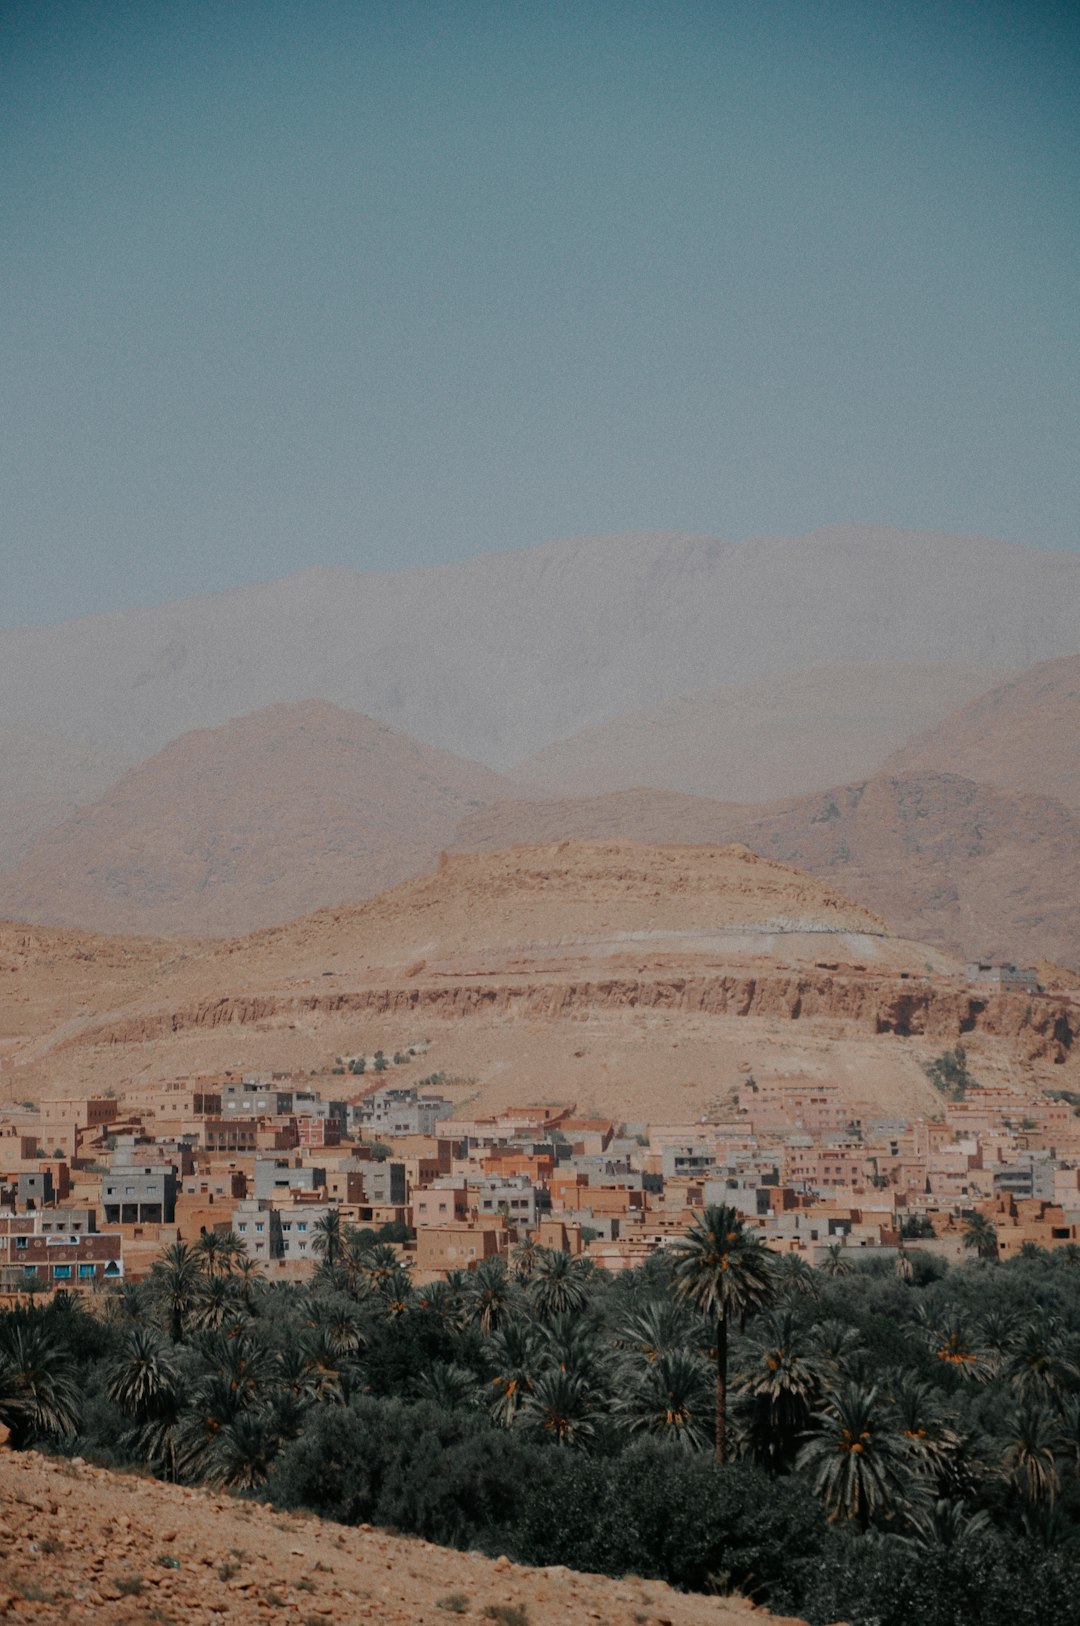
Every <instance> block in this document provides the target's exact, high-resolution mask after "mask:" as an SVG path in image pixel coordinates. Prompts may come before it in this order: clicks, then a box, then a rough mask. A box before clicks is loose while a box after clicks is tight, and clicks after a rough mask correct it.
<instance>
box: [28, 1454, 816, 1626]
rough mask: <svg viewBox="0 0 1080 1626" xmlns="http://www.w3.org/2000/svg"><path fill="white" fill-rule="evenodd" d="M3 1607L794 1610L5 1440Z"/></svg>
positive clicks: (135, 1616)
mask: <svg viewBox="0 0 1080 1626" xmlns="http://www.w3.org/2000/svg"><path fill="white" fill-rule="evenodd" d="M0 1616H2V1617H5V1618H8V1619H12V1620H19V1619H23V1618H26V1619H28V1620H36V1621H42V1622H46V1621H61V1620H62V1621H63V1622H64V1623H65V1626H83V1623H85V1626H136V1623H144V1622H145V1623H150V1622H154V1623H157V1626H195V1623H198V1626H223V1623H225V1622H228V1623H229V1626H234V1623H235V1626H264V1623H267V1626H269V1623H278V1626H281V1623H285V1622H300V1623H301V1626H347V1623H351V1622H361V1621H373V1622H379V1623H380V1626H445V1623H446V1622H447V1621H448V1620H450V1619H453V1618H454V1617H455V1616H458V1617H460V1618H462V1619H463V1620H474V1621H488V1622H495V1623H496V1626H498V1623H500V1622H501V1623H502V1626H541V1623H546V1622H560V1623H563V1622H565V1623H566V1626H593V1623H600V1626H603V1623H605V1622H606V1623H607V1626H624V1623H626V1626H629V1623H630V1622H635V1623H638V1626H757V1623H760V1626H770V1623H772V1626H785V1623H783V1622H780V1621H778V1619H777V1617H775V1616H770V1615H767V1614H765V1613H764V1612H762V1611H759V1610H756V1609H754V1607H753V1606H752V1605H751V1604H750V1603H748V1602H746V1601H745V1600H743V1599H738V1598H706V1597H701V1596H692V1595H683V1594H681V1593H678V1592H673V1591H672V1590H671V1588H670V1587H667V1586H665V1585H663V1583H661V1582H658V1581H642V1580H638V1579H635V1578H633V1577H626V1578H625V1579H623V1580H618V1581H616V1580H609V1579H606V1578H604V1577H601V1576H595V1575H580V1574H575V1573H574V1572H572V1571H570V1570H567V1569H563V1568H561V1567H556V1568H551V1569H525V1568H523V1567H522V1566H520V1565H517V1564H511V1563H510V1562H509V1561H508V1560H507V1559H505V1558H497V1559H494V1560H492V1559H487V1558H481V1557H478V1556H476V1555H474V1554H471V1553H458V1552H453V1551H450V1550H449V1549H447V1548H443V1547H435V1546H433V1545H432V1544H431V1543H430V1542H426V1541H417V1540H413V1539H408V1538H403V1537H398V1536H390V1535H387V1534H385V1533H384V1532H382V1531H380V1530H373V1529H372V1528H371V1527H370V1526H368V1525H361V1526H360V1527H359V1529H349V1528H345V1527H343V1526H341V1525H335V1524H331V1523H327V1522H324V1521H323V1520H321V1519H317V1518H313V1517H310V1516H308V1515H302V1514H290V1513H275V1512H273V1511H271V1509H270V1508H269V1507H268V1506H263V1505H260V1504H258V1503H255V1502H251V1501H246V1500H243V1499H241V1498H239V1497H232V1496H216V1495H212V1494H210V1493H209V1492H206V1491H203V1490H192V1489H188V1488H184V1487H180V1486H175V1485H163V1484H159V1483H158V1482H157V1481H155V1480H148V1479H142V1478H139V1477H136V1476H134V1475H130V1476H129V1475H121V1474H113V1473H109V1472H108V1471H106V1470H105V1469H102V1468H94V1467H91V1466H90V1465H89V1464H87V1463H85V1462H82V1461H81V1460H79V1459H75V1460H74V1461H71V1462H67V1461H58V1460H55V1459H51V1458H48V1457H43V1456H39V1455H38V1454H37V1453H36V1452H25V1453H21V1454H14V1453H10V1452H7V1451H5V1452H3V1454H2V1455H0ZM787 1626H798V1623H795V1622H788V1623H787Z"/></svg>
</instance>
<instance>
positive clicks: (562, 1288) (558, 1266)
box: [530, 1249, 592, 1321]
mask: <svg viewBox="0 0 1080 1626" xmlns="http://www.w3.org/2000/svg"><path fill="white" fill-rule="evenodd" d="M591 1274H592V1266H591V1265H590V1264H589V1263H588V1261H587V1260H584V1259H574V1258H572V1257H571V1255H570V1254H568V1253H564V1252H562V1251H561V1250H560V1249H553V1250H551V1251H547V1250H545V1251H544V1252H543V1253H542V1254H541V1255H540V1258H539V1259H538V1260H537V1262H536V1266H535V1268H534V1270H533V1274H532V1281H531V1283H530V1291H531V1293H532V1299H533V1303H534V1305H535V1306H536V1312H537V1314H538V1315H539V1316H540V1317H541V1319H542V1320H545V1321H547V1320H550V1319H551V1317H552V1316H558V1315H576V1314H577V1313H578V1312H579V1311H580V1310H583V1309H584V1308H585V1305H586V1304H587V1303H588V1301H589V1287H588V1282H589V1277H590V1276H591Z"/></svg>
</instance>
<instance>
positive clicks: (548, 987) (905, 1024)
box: [60, 971, 1080, 1064]
mask: <svg viewBox="0 0 1080 1626" xmlns="http://www.w3.org/2000/svg"><path fill="white" fill-rule="evenodd" d="M618 1009H622V1010H633V1009H638V1010H642V1011H665V1012H679V1013H685V1014H695V1015H704V1016H722V1017H759V1018H769V1019H772V1020H774V1021H776V1020H780V1021H791V1022H802V1023H808V1024H811V1025H816V1026H819V1027H821V1028H824V1029H834V1030H835V1029H837V1028H839V1029H840V1031H841V1033H846V1034H847V1035H849V1036H850V1037H853V1038H854V1037H865V1036H866V1035H867V1034H895V1035H897V1036H900V1037H908V1036H910V1037H923V1038H927V1039H932V1040H935V1041H940V1042H942V1043H943V1044H952V1043H955V1042H957V1041H958V1040H962V1039H963V1038H964V1036H965V1035H966V1034H972V1033H977V1034H985V1035H992V1036H994V1037H997V1038H1000V1039H1004V1040H1007V1041H1010V1042H1011V1043H1012V1044H1013V1045H1014V1046H1015V1048H1016V1052H1017V1055H1018V1056H1020V1057H1022V1058H1023V1059H1024V1060H1027V1061H1035V1060H1044V1061H1051V1062H1055V1063H1059V1064H1060V1063H1064V1062H1066V1061H1067V1060H1068V1059H1069V1056H1070V1053H1071V1051H1072V1049H1073V1046H1074V1045H1075V1043H1076V1041H1077V1036H1078V1034H1080V1000H1077V999H1075V998H1073V997H1070V996H1067V995H1061V994H1053V995H1031V996H1029V995H1027V994H1014V993H1003V994H982V993H979V994H976V993H974V992H972V991H971V990H970V989H968V988H965V987H961V986H958V985H956V984H954V983H940V982H939V983H934V982H931V981H929V980H927V981H921V980H920V981H918V982H914V981H907V980H905V979H897V978H896V977H884V976H880V977H879V976H873V975H868V974H867V975H864V974H852V975H847V976H845V975H843V974H839V973H834V972H828V971H815V972H784V971H775V972H763V973H761V974H756V973H751V972H743V973H727V974H718V975H698V976H693V975H690V976H678V975H660V976H653V977H649V976H619V977H604V978H597V979H595V980H593V979H585V978H572V979H568V980H550V981H531V980H526V979H521V980H517V979H512V978H505V979H497V980H496V979H492V980H486V979H476V980H468V981H455V982H454V983H452V984H449V983H439V982H432V983H427V984H401V985H396V986H385V987H371V988H360V989H355V990H352V991H347V990H334V991H333V992H329V991H328V992H325V993H322V992H319V993H310V994H306V993H300V992H297V993H287V992H281V993H267V994H263V995H222V996H221V997H220V998H217V999H208V1000H200V1001H197V1002H195V1003H192V1004H190V1005H185V1006H182V1007H178V1008H177V1009H174V1010H162V1011H158V1012H152V1013H147V1014H144V1015H139V1016H133V1017H127V1018H122V1019H120V1020H118V1021H116V1022H113V1023H103V1024H101V1025H99V1026H95V1027H90V1028H86V1029H83V1030H82V1031H81V1032H79V1033H76V1034H73V1035H71V1036H69V1037H68V1038H67V1039H65V1041H64V1043H63V1045H62V1046H61V1047H60V1048H64V1049H67V1048H70V1047H71V1046H78V1045H121V1044H137V1043H145V1042H147V1041H151V1040H154V1039H159V1038H162V1037H164V1036H166V1035H169V1034H178V1033H182V1032H184V1031H187V1030H198V1029H212V1028H219V1027H228V1026H237V1027H243V1026H248V1025H255V1024H258V1025H267V1024H269V1025H282V1026H284V1025H287V1024H289V1023H295V1022H296V1021H298V1020H300V1019H304V1020H307V1021H311V1020H312V1019H314V1020H316V1021H317V1020H318V1019H319V1018H320V1017H325V1018H330V1017H335V1016H342V1015H347V1016H354V1017H395V1016H396V1017H405V1016H412V1017H420V1016H426V1017H429V1018H431V1019H432V1020H438V1021H455V1020H461V1021H468V1020H469V1019H470V1018H475V1017H477V1016H480V1015H483V1016H492V1015H496V1016H502V1017H506V1018H510V1019H512V1018H515V1017H517V1018H521V1019H527V1020H534V1021H537V1020H540V1021H560V1020H574V1019H577V1018H580V1017H583V1016H587V1015H590V1014H593V1013H596V1012H602V1011H610V1010H618Z"/></svg>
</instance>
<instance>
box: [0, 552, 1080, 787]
mask: <svg viewBox="0 0 1080 1626" xmlns="http://www.w3.org/2000/svg"><path fill="white" fill-rule="evenodd" d="M1078 627H1080V555H1074V554H1069V553H1064V552H1061V553H1055V552H1051V551H1048V550H1043V551H1040V550H1038V549H1032V548H1026V547H1022V546H1018V545H1010V544H1005V543H1001V542H994V541H990V540H988V539H986V538H980V537H964V536H941V535H932V534H925V533H919V532H905V531H896V530H889V529H886V528H884V527H873V526H837V527H833V528H831V529H826V530H820V531H815V532H813V533H812V534H811V535H809V536H801V537H754V538H751V539H749V540H747V541H745V542H741V543H738V544H733V543H730V542H724V541H719V540H716V539H711V538H706V537H693V536H685V535H673V534H671V533H667V532H657V533H646V534H633V535H628V536H603V537H594V538H586V539H577V540H573V541H566V542H552V543H548V544H545V545H543V546H541V547H535V548H528V549H524V550H521V551H518V552H513V553H504V554H498V555H492V556H487V557H480V558H475V559H471V560H469V561H467V562H464V563H461V564H455V565H447V566H440V567H438V568H431V569H413V570H404V571H400V572H396V573H376V572H360V571H350V570H344V569H339V570H313V571H308V572H305V573H304V574H303V575H300V576H296V577H292V578H290V579H287V580H284V581H277V582H271V583H267V584H265V585H263V586H257V587H250V588H243V589H238V590H236V591H234V592H229V593H221V594H217V595H214V596H212V597H209V598H200V599H191V600H188V601H186V602H183V603H177V604H171V605H166V606H163V607H160V608H154V609H145V610H125V611H118V612H115V613H113V614H110V615H103V616H94V617H89V618H87V619H84V620H80V621H75V622H72V623H70V624H68V625H65V626H60V627H52V628H39V629H23V630H12V631H3V632H0V694H3V696H4V706H5V716H6V719H7V722H8V724H9V725H10V726H13V727H19V728H22V729H28V730H31V731H33V732H35V733H44V734H54V735H59V736H61V737H65V738H69V739H71V740H73V741H77V742H79V743H81V744H86V743H93V744H95V745H97V746H102V747H105V748H107V749H109V750H120V751H123V752H125V753H127V754H128V755H129V756H131V757H135V758H141V757H144V756H146V755H147V754H149V753H150V752H152V751H155V750H159V749H160V748H161V747H162V746H164V745H165V744H167V743H168V742H169V741H170V740H172V739H175V738H176V737H177V736H178V735H180V734H182V733H184V732H186V731H187V730H190V729H194V728H205V727H212V726H215V725H217V724H220V723H224V722H227V721H229V720H230V719H231V718H233V717H238V716H241V715H243V714H245V713H247V712H250V711H254V710H257V709H259V708H261V707H264V706H267V705H270V704H273V703H276V702H279V701H298V700H306V699H310V698H312V697H314V696H318V697H321V698H322V699H325V700H330V701H333V702H335V703H336V704H338V705H342V706H346V707H350V708H352V709H354V710H357V711H362V712H365V713H367V714H368V715H370V716H372V717H376V718H378V719H379V720H380V721H381V722H384V723H388V724H390V725H391V726H393V727H394V728H399V729H402V730H404V731H405V732H407V733H409V734H412V735H415V736H416V737H417V738H419V739H423V740H427V741H429V742H430V743H432V744H434V745H439V746H441V747H442V748H443V749H445V750H450V751H454V752H456V753H459V754H461V755H464V756H467V757H471V758H475V759H477V760H479V761H483V762H486V763H488V764H490V765H492V766H494V767H505V766H508V765H509V764H511V763H513V762H519V761H521V760H522V759H523V758H524V757H526V756H529V755H530V754H531V753H533V752H535V751H538V750H539V749H540V748H541V747H543V746H545V745H549V744H551V743H552V742H554V741H555V740H559V739H563V738H565V737H566V736H567V735H570V734H572V733H574V732H576V731H577V730H579V729H582V728H585V727H588V726H590V725H591V724H594V723H599V722H603V721H605V720H607V719H610V718H612V717H616V716H618V715H619V714H621V713H623V712H626V711H627V710H632V709H635V708H640V707H643V706H654V705H657V704H658V703H660V702H661V701H664V700H667V699H672V698H675V697H676V696H679V695H686V694H694V693H700V692H701V691H703V690H708V689H714V688H716V687H717V686H718V685H721V684H727V683H737V682H746V681H748V680H751V679H757V678H763V677H768V676H773V675H777V674H779V673H783V672H798V671H806V670H809V669H810V668H812V667H815V666H821V665H824V664H827V663H832V664H836V663H845V662H850V661H861V662H866V661H873V662H890V663H891V662H896V661H901V662H924V661H933V662H938V661H958V662H963V663H976V664H980V665H987V666H994V667H1005V668H1022V667H1026V666H1030V665H1031V664H1032V662H1034V661H1038V660H1047V659H1050V658H1051V657H1054V656H1057V655H1064V654H1073V653H1075V652H1076V649H1077V639H1078V634H1077V628H1078ZM863 771H866V770H865V769H864V770H863Z"/></svg>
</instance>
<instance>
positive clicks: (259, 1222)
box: [255, 1221, 266, 1235]
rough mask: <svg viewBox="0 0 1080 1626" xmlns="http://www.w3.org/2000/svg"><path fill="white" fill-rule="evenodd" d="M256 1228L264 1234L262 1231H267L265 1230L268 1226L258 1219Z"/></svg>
mask: <svg viewBox="0 0 1080 1626" xmlns="http://www.w3.org/2000/svg"><path fill="white" fill-rule="evenodd" d="M255 1229H256V1231H258V1232H259V1233H260V1235H261V1234H262V1232H263V1231H265V1230H266V1226H265V1225H264V1224H263V1223H262V1222H261V1221H258V1222H257V1223H256V1226H255Z"/></svg>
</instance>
